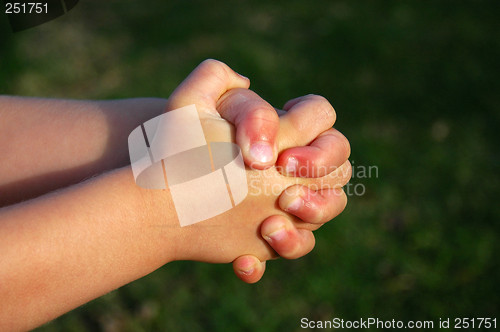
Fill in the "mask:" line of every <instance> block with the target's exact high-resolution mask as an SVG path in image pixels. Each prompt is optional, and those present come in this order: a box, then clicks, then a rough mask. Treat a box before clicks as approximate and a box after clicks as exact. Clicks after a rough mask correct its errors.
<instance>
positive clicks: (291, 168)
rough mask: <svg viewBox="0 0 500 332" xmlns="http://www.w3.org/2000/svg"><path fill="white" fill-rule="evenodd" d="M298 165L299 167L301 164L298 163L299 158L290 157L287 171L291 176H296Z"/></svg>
mask: <svg viewBox="0 0 500 332" xmlns="http://www.w3.org/2000/svg"><path fill="white" fill-rule="evenodd" d="M298 165H299V162H298V161H297V158H295V157H290V158H288V161H287V162H286V167H285V170H286V172H287V173H289V174H295V172H296V171H297V166H298Z"/></svg>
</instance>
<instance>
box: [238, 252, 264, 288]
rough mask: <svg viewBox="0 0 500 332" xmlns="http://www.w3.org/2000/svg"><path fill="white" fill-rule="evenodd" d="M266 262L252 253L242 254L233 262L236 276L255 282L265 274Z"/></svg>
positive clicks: (242, 279) (249, 282) (247, 281)
mask: <svg viewBox="0 0 500 332" xmlns="http://www.w3.org/2000/svg"><path fill="white" fill-rule="evenodd" d="M265 269H266V262H261V261H259V259H258V258H257V257H255V256H252V255H245V256H240V257H238V258H237V259H235V260H234V262H233V270H234V273H235V274H236V276H237V277H238V278H239V279H240V280H241V281H243V282H246V283H248V284H254V283H256V282H258V281H259V280H260V279H261V278H262V276H263V275H264V272H265Z"/></svg>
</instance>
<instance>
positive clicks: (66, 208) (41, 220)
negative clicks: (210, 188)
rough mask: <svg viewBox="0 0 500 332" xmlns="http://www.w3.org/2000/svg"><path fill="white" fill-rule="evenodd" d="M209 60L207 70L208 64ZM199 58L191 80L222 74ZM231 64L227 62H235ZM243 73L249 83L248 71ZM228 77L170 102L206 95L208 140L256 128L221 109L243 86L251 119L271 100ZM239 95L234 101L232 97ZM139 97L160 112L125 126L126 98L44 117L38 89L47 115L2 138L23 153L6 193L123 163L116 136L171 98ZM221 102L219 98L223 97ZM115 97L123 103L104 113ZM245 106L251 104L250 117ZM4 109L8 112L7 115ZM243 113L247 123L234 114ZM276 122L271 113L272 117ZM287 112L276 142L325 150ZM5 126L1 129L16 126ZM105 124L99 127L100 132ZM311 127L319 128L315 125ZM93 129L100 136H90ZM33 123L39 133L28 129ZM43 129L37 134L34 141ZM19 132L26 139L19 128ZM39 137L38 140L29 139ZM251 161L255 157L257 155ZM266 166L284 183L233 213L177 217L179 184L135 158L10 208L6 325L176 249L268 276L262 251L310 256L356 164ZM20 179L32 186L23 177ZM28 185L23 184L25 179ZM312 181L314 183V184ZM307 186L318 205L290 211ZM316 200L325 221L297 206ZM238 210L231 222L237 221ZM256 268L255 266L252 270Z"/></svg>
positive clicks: (3, 232) (1, 281) (32, 318)
mask: <svg viewBox="0 0 500 332" xmlns="http://www.w3.org/2000/svg"><path fill="white" fill-rule="evenodd" d="M207 66H208V67H210V68H209V69H210V70H208V72H209V73H210V72H211V74H210V75H207V72H206V71H207V68H206V67H207ZM200 67H201V69H203V70H199V69H200ZM200 67H198V69H197V70H198V71H197V70H195V71H194V72H193V74H191V76H190V77H188V79H187V80H186V81H185V82H184V83H183V84H185V83H186V82H187V83H189V84H191V83H192V81H198V80H199V81H203V79H206V78H207V77H209V78H213V77H214V75H213V71H214V70H219V69H220V63H214V62H208V63H204V64H202V65H201V66H200ZM214 67H218V68H219V69H214ZM226 67H227V66H226ZM226 67H223V69H222V70H224V71H226V70H227V68H228V67H227V68H226ZM231 72H232V71H231ZM229 73H230V72H229ZM233 73H234V72H233ZM229 75H231V74H229ZM234 75H236V74H234ZM215 76H217V75H215ZM226 78H227V77H226ZM241 79H242V82H246V80H245V79H244V78H241ZM217 80H219V77H218V76H217ZM220 82H222V83H221V84H220V85H219V86H217V84H214V82H211V83H210V84H207V86H209V87H211V88H213V89H214V90H219V91H218V92H216V93H215V92H213V91H208V90H203V89H202V88H200V90H198V94H197V95H196V94H195V95H193V96H192V98H191V99H190V98H186V97H185V92H183V90H182V86H183V84H181V86H180V87H179V89H178V90H176V92H174V93H173V95H172V96H171V97H170V98H169V101H168V103H167V106H166V109H167V111H168V110H169V109H173V108H175V107H176V105H182V104H183V103H187V104H192V103H195V104H196V105H197V106H198V109H199V110H200V114H201V115H202V123H203V126H204V129H205V133H206V134H207V133H208V134H207V135H208V137H209V140H221V139H224V140H231V139H233V138H236V139H237V137H239V136H238V132H239V130H244V131H245V132H247V133H248V130H246V129H245V122H240V123H239V126H238V127H237V129H236V130H235V129H234V128H233V127H232V125H231V124H230V123H228V122H227V121H224V120H223V119H222V118H221V117H220V115H222V116H224V117H227V118H230V117H231V116H232V115H231V114H232V113H231V112H232V111H231V107H229V106H230V105H234V104H237V103H238V102H241V100H242V98H241V94H247V95H244V97H245V98H247V99H246V100H247V101H248V100H250V101H253V102H251V103H249V104H251V105H253V106H251V105H250V106H251V107H248V106H249V105H245V103H247V101H245V102H244V103H243V104H240V109H241V110H242V111H241V112H242V113H245V114H246V115H245V116H249V117H250V118H251V114H253V113H255V110H257V111H258V110H259V109H262V108H259V107H255V105H263V101H262V100H261V99H260V98H259V97H258V96H256V95H255V94H253V95H252V94H248V93H249V92H251V91H250V90H246V88H245V84H242V85H243V87H237V85H234V86H231V84H226V83H227V79H226V80H224V79H222V80H220ZM202 83H203V82H202ZM246 85H248V84H247V83H246ZM197 86H202V85H197ZM228 86H229V87H231V90H229V92H231V91H232V93H233V94H231V93H230V94H228V95H226V94H227V92H228ZM214 87H215V88H214ZM246 87H248V86H246ZM238 89H243V90H238ZM189 91H192V89H189ZM221 91H222V92H221ZM251 93H253V92H251ZM207 96H208V97H207ZM5 98H10V97H1V100H0V105H5V102H6V100H5ZM182 98H184V99H182ZM231 98H233V101H234V102H231V100H232V99H231ZM237 98H238V99H237ZM304 98H309V97H304ZM180 99H182V101H181V100H180ZM221 100H222V101H224V102H222V101H221ZM140 101H141V102H145V101H147V102H148V104H149V105H150V106H152V107H151V111H150V112H147V111H145V110H144V108H142V109H141V111H142V112H143V113H147V115H146V114H143V113H140V114H138V113H134V112H131V113H132V114H130V116H129V117H127V118H126V120H122V121H124V123H121V126H116V122H113V124H114V125H113V126H110V125H109V122H108V120H109V114H113V112H114V111H118V109H117V108H113V107H112V106H113V105H116V104H113V105H111V104H108V103H106V102H102V103H99V102H91V104H90V105H89V104H80V105H79V106H80V107H82V111H81V112H80V113H78V112H77V114H78V115H79V116H80V117H76V118H75V117H73V116H74V115H75V114H72V115H71V116H69V117H64V116H63V117H56V116H55V113H54V116H53V117H52V118H50V117H49V118H48V119H47V118H46V117H43V116H38V118H37V115H39V114H40V112H42V113H43V111H41V109H40V108H42V109H43V106H38V108H36V107H37V105H40V103H37V102H35V100H28V101H27V102H30V103H32V104H31V105H24V106H25V107H26V109H30V107H28V106H31V107H32V108H34V110H36V111H37V112H36V111H34V112H33V113H32V114H30V115H32V116H33V117H34V118H35V120H36V121H34V122H33V123H32V124H31V125H26V122H24V124H25V126H24V127H19V126H16V127H18V130H12V129H11V130H10V132H9V135H13V136H9V137H18V138H19V139H20V140H21V142H20V143H18V144H19V145H18V146H17V149H15V148H13V147H12V146H1V147H0V148H1V149H3V150H2V152H6V153H7V154H4V155H6V156H8V157H9V158H11V160H10V161H12V159H14V161H15V164H16V167H12V163H9V162H6V163H2V166H0V167H2V168H3V169H1V170H2V172H0V173H1V174H2V177H0V188H1V190H3V192H2V193H3V194H2V195H0V197H7V196H8V197H12V196H11V195H10V193H16V192H18V190H21V193H19V194H18V195H19V196H18V197H21V199H23V198H22V197H30V195H32V196H37V195H40V194H41V193H43V192H47V191H50V190H52V189H55V188H61V187H64V186H67V185H69V184H72V183H75V182H80V181H81V179H82V178H86V177H89V176H92V175H94V174H95V173H96V172H103V170H106V169H112V168H115V167H116V164H117V163H120V162H126V159H127V157H126V147H125V148H124V149H122V147H120V146H119V144H118V146H113V142H115V141H116V142H119V141H121V136H120V135H124V133H125V135H128V133H129V132H130V131H131V130H132V129H133V128H134V127H135V126H136V125H137V122H138V123H141V122H143V121H145V120H146V119H149V118H151V117H152V116H154V113H155V112H157V107H158V106H159V105H160V104H162V103H164V101H163V100H159V99H146V100H140ZM12 102H13V100H12V99H8V100H7V104H12ZM134 102H139V100H132V101H129V103H126V102H123V103H121V104H120V106H121V107H122V108H124V109H127V107H130V106H127V105H130V104H133V103H134ZM309 102H310V101H309ZM64 103H65V104H64ZM68 103H69V104H68ZM82 103H83V102H82ZM14 104H16V103H14ZM42 104H43V103H42ZM53 104H54V103H47V105H46V106H45V107H46V111H45V112H49V114H50V111H51V110H53V108H52V107H50V106H49V105H53ZM56 104H57V102H56ZM70 104H71V102H69V101H63V104H60V105H63V106H66V108H68V109H72V108H71V107H69V106H71V105H70ZM103 104H107V105H103ZM143 105H144V104H143ZM213 105H215V108H212V107H213ZM89 106H91V108H90V109H92V107H94V110H95V112H88V109H89ZM104 106H108V107H109V108H108V110H109V109H111V110H114V111H113V112H110V113H106V112H103V107H104ZM182 106H184V105H182ZM10 109H11V108H10V107H9V108H4V109H2V107H1V106H0V110H1V111H2V112H1V113H0V114H1V115H2V117H3V119H2V121H0V122H1V123H3V124H5V123H20V121H19V120H23V119H19V118H16V117H17V116H18V112H9V110H10ZM83 109H85V110H86V111H85V112H84V111H83ZM299 110H300V109H299V108H295V109H293V107H290V108H289V109H288V111H289V112H288V113H287V114H288V115H289V116H290V117H291V114H294V113H296V114H295V115H294V116H298V115H300V112H299ZM121 111H123V109H122V110H121ZM269 111H270V110H269ZM273 111H274V110H273ZM68 112H70V111H68ZM258 112H261V111H258ZM320 113H321V112H320ZM152 114H153V115H152ZM266 114H268V111H266V112H264V113H263V114H261V116H262V117H265V116H266ZM245 116H242V115H240V118H245ZM309 116H311V114H309ZM290 117H289V118H288V119H290ZM143 118H145V119H143ZM4 119H7V120H8V121H3V120H4ZM103 119H105V120H106V121H103ZM119 119H123V114H122V116H120V117H118V116H117V118H116V119H115V120H117V121H120V120H119ZM276 119H277V118H276ZM233 120H234V121H235V122H236V119H235V118H233ZM65 121H67V122H65ZM272 121H274V120H272ZM272 121H271V122H268V123H273V122H272ZM287 121H288V120H287V117H282V118H281V119H278V130H277V131H276V133H279V134H278V135H277V136H276V138H275V141H274V142H273V146H274V149H275V151H274V152H273V153H276V155H278V153H280V152H281V153H285V152H286V151H288V150H289V149H293V147H294V146H296V144H299V143H301V144H310V145H309V146H307V147H304V148H303V149H301V150H298V151H295V152H294V156H300V155H301V154H304V155H306V154H307V153H311V152H312V151H314V150H315V147H314V146H313V142H314V141H315V139H314V137H313V138H307V137H305V136H304V135H302V136H303V137H304V140H303V141H300V142H299V141H297V137H298V136H301V135H297V134H296V133H295V132H296V128H294V126H293V121H291V120H290V121H288V122H287ZM242 123H243V124H242ZM247 123H248V122H247ZM250 123H252V122H251V121H250ZM266 123H267V122H266ZM287 123H289V124H292V125H289V124H287ZM96 124H97V125H98V124H101V127H99V126H97V127H94V125H96ZM67 125H69V129H70V130H69V132H68V133H70V135H67V136H64V137H67V138H65V140H61V137H63V136H61V135H60V134H59V133H60V131H61V130H62V131H64V130H66V128H68V127H67ZM2 126H3V128H1V129H2V130H3V129H5V130H9V128H13V127H14V126H10V127H9V126H7V125H2ZM122 126H123V127H124V128H126V129H123V132H122V129H116V127H118V128H122ZM23 128H24V129H23ZM111 128H114V130H115V131H112V130H111ZM28 129H30V130H28ZM94 129H95V132H94V131H92V130H94ZM306 129H310V131H311V132H312V131H314V130H315V129H314V128H306ZM23 130H24V131H23ZM89 130H90V133H92V134H94V135H88V133H89V132H88V131H89ZM2 132H5V131H2ZM33 132H35V133H36V134H37V135H34V136H31V139H29V138H28V137H29V135H30V134H32V133H33ZM54 133H58V134H59V135H55V134H54ZM79 133H80V134H79ZM23 134H24V136H25V137H24V138H23ZM319 134H320V133H317V134H316V136H318V135H319ZM16 135H18V136H16ZM311 135H313V134H311ZM33 137H35V138H36V139H35V140H33ZM125 137H126V136H125ZM306 138H307V139H306ZM23 139H25V141H24V144H23V141H22V140H23ZM87 139H89V141H90V143H91V144H89V145H87V143H86V145H85V146H82V144H81V142H82V141H86V142H87ZM257 139H259V140H262V139H267V138H263V137H257ZM125 141H126V140H125ZM12 142H18V140H17V139H12ZM28 142H29V143H30V144H27V143H28ZM65 145H68V146H69V147H71V148H72V149H73V150H74V151H73V153H72V154H65V153H61V151H66V150H65V149H63V148H62V147H63V146H65ZM250 145H251V144H250ZM250 145H249V146H250ZM48 146H57V147H58V148H59V150H56V151H57V152H59V153H54V152H53V151H54V150H53V149H47V147H48ZM110 146H111V147H116V149H112V151H113V153H112V155H113V157H112V158H110V157H106V156H108V155H109V153H106V152H109V151H108V150H107V149H109V147H110ZM19 149H21V150H19ZM22 149H25V150H22ZM30 149H31V151H30ZM19 151H24V152H26V153H24V154H23V153H19ZM243 151H244V150H243ZM244 153H245V152H244ZM75 157H76V160H75ZM346 159H347V156H346ZM33 160H37V167H36V170H35V171H34V170H33V169H34V168H33V167H32V162H33ZM247 163H251V161H248V160H247ZM316 164H318V163H316ZM5 165H7V166H5ZM278 166H279V165H278ZM258 167H261V168H264V169H265V170H264V171H257V170H250V169H249V170H248V176H249V177H251V178H253V179H257V182H258V185H259V186H261V187H260V188H264V187H266V186H268V185H272V186H275V187H276V188H278V190H276V192H275V193H272V194H270V195H258V196H256V195H253V196H249V197H248V198H247V200H246V201H244V202H243V203H242V204H240V205H238V206H237V207H236V208H234V209H232V210H230V211H228V212H227V213H224V214H223V215H220V216H217V217H215V218H212V219H210V220H207V221H205V222H202V223H200V224H196V225H193V227H185V228H180V227H178V222H177V220H175V219H176V218H175V217H173V216H175V213H174V212H173V206H172V202H171V199H170V195H169V192H168V190H166V191H159V192H158V191H151V190H144V189H141V188H140V187H138V186H136V185H135V183H134V181H133V177H132V175H131V170H130V168H129V167H122V168H119V169H118V170H114V171H111V172H106V173H104V174H102V175H100V176H96V177H94V178H92V179H90V180H88V181H85V182H83V183H80V184H78V185H75V186H71V187H69V188H66V189H62V190H59V191H56V192H53V193H50V194H46V195H43V196H41V197H38V198H36V199H32V200H29V201H26V202H22V203H18V204H14V205H10V206H8V207H5V208H2V209H0V238H2V242H1V243H0V252H2V260H0V298H1V299H2V302H3V303H9V304H10V305H9V307H8V309H7V310H6V311H2V313H0V322H1V323H0V329H2V330H3V329H8V330H10V329H29V328H33V327H35V326H37V325H39V324H42V323H43V322H46V321H48V320H50V319H52V318H55V317H57V316H58V315H60V314H62V313H64V312H66V311H68V310H71V309H72V308H74V307H76V306H78V305H80V304H82V303H85V302H87V301H89V300H91V299H93V298H96V297H98V296H101V295H102V294H105V293H106V292H109V291H110V290H113V289H115V288H117V287H120V286H122V285H124V284H126V283H128V282H131V281H133V280H135V279H137V278H140V277H142V276H144V275H146V274H148V273H150V272H151V271H153V270H155V269H156V268H158V267H160V266H162V265H163V264H166V263H168V262H170V261H173V260H185V259H189V260H199V261H206V262H214V263H215V262H217V263H222V262H224V263H226V262H231V261H234V264H233V266H234V267H235V271H236V273H237V275H238V276H239V277H240V278H241V279H243V280H245V281H247V282H252V281H253V280H255V279H257V280H258V279H259V278H260V277H261V276H262V273H263V264H262V263H260V262H261V261H262V262H265V260H267V259H271V258H274V257H275V256H276V252H277V253H279V254H281V255H283V256H285V257H288V258H295V257H300V256H302V255H303V254H305V253H307V252H309V251H310V250H311V249H312V247H313V246H314V237H313V235H312V233H311V230H314V229H316V228H318V227H319V226H320V225H321V224H322V223H324V222H326V221H327V219H326V218H329V217H330V216H331V215H334V214H336V213H339V212H340V211H341V210H342V209H343V207H344V206H345V195H343V192H342V191H341V190H339V189H332V188H338V187H340V186H342V185H343V184H344V183H345V182H346V181H347V180H348V179H349V177H350V165H349V164H348V163H343V166H342V167H341V168H337V169H336V170H335V171H334V172H331V173H329V174H328V175H325V177H323V178H302V179H300V178H295V177H290V176H287V175H290V174H282V173H280V172H279V170H280V167H274V166H273V167H269V166H268V165H257V166H256V168H258ZM311 169H312V167H311ZM9 172H10V173H9ZM53 173H58V174H59V175H60V174H66V173H67V174H68V175H67V177H62V176H61V177H60V176H54V175H53ZM69 174H73V176H70V175H69ZM75 174H76V175H75ZM9 175H11V177H9ZM51 175H52V177H51ZM12 176H13V177H12ZM16 176H17V177H16ZM58 179H59V180H58ZM54 181H55V182H57V183H54ZM19 182H22V183H24V184H26V183H30V184H32V185H31V186H14V185H12V184H13V183H19ZM321 184H322V185H324V186H327V187H328V188H329V189H322V190H319V191H313V190H311V189H307V186H309V185H316V186H317V187H320V185H321ZM20 187H21V188H22V189H19V188H20ZM9 188H10V189H9ZM285 188H289V190H286V191H284V192H283V193H282V194H281V195H280V193H281V190H284V189H285ZM294 188H295V189H294ZM298 189H300V190H298ZM9 190H10V191H9ZM304 190H307V191H310V193H312V194H311V195H308V194H307V192H306V191H304ZM313 192H314V193H313ZM4 194H6V195H4ZM329 195H330V196H329ZM299 196H301V197H303V198H304V199H307V200H309V202H310V203H314V202H316V203H317V204H318V207H317V208H315V209H311V208H310V207H311V206H312V205H311V204H305V205H304V206H303V207H300V208H299V209H298V210H296V211H288V212H290V213H287V212H284V211H285V210H287V205H289V201H290V200H293V199H294V198H296V197H299ZM318 197H322V199H319V198H318ZM329 198H330V199H329ZM7 203H8V204H10V203H12V202H7ZM256 207H257V209H256ZM249 211H251V212H252V213H249ZM255 211H258V213H255ZM308 211H309V213H311V216H314V218H316V219H315V220H314V221H315V223H305V222H303V221H301V220H299V219H298V218H297V217H294V216H293V214H294V215H300V214H301V213H302V214H304V215H305V216H306V217H307V218H309V217H310V216H309V215H308V214H307V212H308ZM249 215H251V217H250V218H249ZM318 216H320V217H319V218H318ZM310 218H311V220H312V219H314V218H312V217H310ZM228 220H231V222H230V223H228V222H227V221H228ZM263 220H264V222H262V221H263ZM328 220H329V219H328ZM200 230H202V231H200ZM277 231H278V232H277ZM279 231H281V233H280V232H279ZM82 243H85V245H84V246H82ZM249 254H252V255H249ZM21 262H22V263H21ZM249 267H250V268H249ZM248 271H250V272H249V273H246V272H248ZM7 285H8V287H7ZM2 324H3V325H2Z"/></svg>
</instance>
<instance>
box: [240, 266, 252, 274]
mask: <svg viewBox="0 0 500 332" xmlns="http://www.w3.org/2000/svg"><path fill="white" fill-rule="evenodd" d="M239 270H240V273H242V274H245V275H250V274H252V273H253V271H254V270H255V267H254V265H253V264H252V265H248V266H244V267H242V268H240V269H239Z"/></svg>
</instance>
